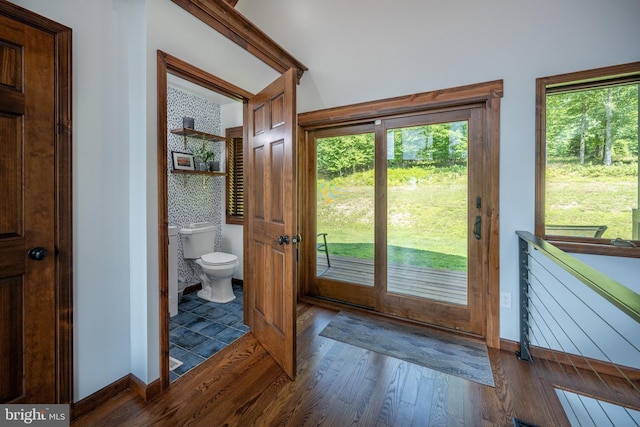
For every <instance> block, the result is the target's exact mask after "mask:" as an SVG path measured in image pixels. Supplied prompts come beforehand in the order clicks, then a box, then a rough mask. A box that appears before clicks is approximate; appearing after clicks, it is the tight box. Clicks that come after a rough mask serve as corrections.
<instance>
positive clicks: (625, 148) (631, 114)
mask: <svg viewBox="0 0 640 427" xmlns="http://www.w3.org/2000/svg"><path fill="white" fill-rule="evenodd" d="M638 87H639V85H638V84H632V85H629V84H627V85H620V86H609V87H606V88H598V89H589V90H577V91H569V92H560V93H554V94H548V95H547V102H546V108H547V115H546V121H547V123H546V131H547V134H546V139H547V158H548V159H549V160H554V159H558V160H565V161H566V160H574V161H577V162H578V163H580V164H585V163H591V164H604V165H606V166H611V164H612V163H613V162H614V161H616V160H617V161H637V159H638Z"/></svg>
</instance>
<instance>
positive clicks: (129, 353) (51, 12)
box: [13, 0, 278, 401]
mask: <svg viewBox="0 0 640 427" xmlns="http://www.w3.org/2000/svg"><path fill="white" fill-rule="evenodd" d="M13 2H14V3H15V4H17V5H19V6H22V7H25V8H27V9H29V10H32V11H34V12H36V13H39V14H41V15H44V16H46V17H48V18H50V19H52V20H54V21H57V22H59V23H61V24H64V25H67V26H69V27H71V28H72V29H73V65H72V67H73V185H74V186H73V233H74V263H73V264H74V267H73V268H74V270H73V277H74V284H73V288H74V289H73V292H74V389H75V390H74V400H75V401H78V400H80V399H82V398H84V397H86V396H88V395H90V394H92V393H94V392H96V391H97V390H99V389H101V388H102V387H104V386H107V385H109V384H111V383H112V382H114V381H116V380H118V379H120V378H122V377H123V376H125V375H127V374H129V373H133V374H134V375H136V376H137V377H138V378H140V379H141V380H143V381H145V382H147V383H149V382H152V381H154V380H155V379H157V378H158V377H159V360H158V359H159V357H158V356H159V335H158V330H159V326H158V238H157V235H158V234H157V232H158V221H157V182H156V181H157V175H156V172H157V168H156V165H157V162H156V160H157V159H156V144H157V129H156V127H157V116H156V114H157V109H156V52H157V49H161V50H164V51H165V52H167V53H170V54H172V55H174V56H176V57H179V58H180V59H183V60H185V61H187V62H190V63H192V64H194V65H196V66H198V67H200V68H202V69H204V70H206V71H208V72H210V73H212V74H214V75H216V76H218V77H220V78H222V79H225V80H227V81H229V82H230V83H232V84H235V85H237V86H239V87H242V88H244V89H246V90H248V91H250V92H257V91H258V90H259V89H260V88H262V87H264V86H266V84H268V83H269V82H271V81H272V80H274V79H275V78H276V77H277V75H278V73H276V72H275V71H273V70H272V69H270V68H269V67H267V66H266V65H264V64H263V63H262V62H260V61H258V60H257V59H255V58H254V57H252V56H251V55H250V54H248V53H247V52H246V51H244V50H242V49H239V48H238V47H237V46H236V45H235V44H233V43H232V42H230V41H229V40H227V39H226V38H224V37H222V36H220V35H219V34H218V33H216V32H215V31H213V30H211V29H210V28H209V27H207V26H206V25H204V24H202V23H200V21H197V20H195V19H194V18H192V17H191V16H190V15H189V14H187V13H186V12H184V11H183V10H182V9H181V8H180V7H178V6H176V5H175V4H173V3H172V2H170V1H169V0H151V1H148V0H50V1H46V2H43V1H41V0H13ZM130 159H131V161H130Z"/></svg>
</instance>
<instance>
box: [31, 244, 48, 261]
mask: <svg viewBox="0 0 640 427" xmlns="http://www.w3.org/2000/svg"><path fill="white" fill-rule="evenodd" d="M27 255H29V258H31V259H33V260H35V261H42V260H43V259H44V257H46V256H47V250H46V249H45V248H43V247H40V246H36V247H35V248H31V249H29V252H27Z"/></svg>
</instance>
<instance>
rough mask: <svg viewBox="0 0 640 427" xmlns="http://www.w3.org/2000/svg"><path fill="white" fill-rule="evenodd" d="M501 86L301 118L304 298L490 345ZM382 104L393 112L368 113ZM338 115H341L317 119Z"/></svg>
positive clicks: (494, 301) (493, 338)
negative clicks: (471, 337) (420, 102)
mask: <svg viewBox="0 0 640 427" xmlns="http://www.w3.org/2000/svg"><path fill="white" fill-rule="evenodd" d="M498 86H499V87H500V90H499V92H501V83H497V82H493V83H488V84H482V85H477V86H476V87H475V89H476V90H482V91H483V92H484V91H486V92H485V93H486V96H487V98H486V100H485V101H484V102H478V99H477V98H474V99H467V98H466V95H467V94H465V92H466V91H467V90H468V89H469V88H458V89H452V90H451V93H449V95H451V99H449V100H444V99H441V100H437V101H434V99H433V98H432V97H431V96H430V95H429V94H419V95H415V96H414V98H423V99H425V103H424V104H423V105H417V106H416V105H415V104H416V103H415V99H413V98H412V99H411V100H407V105H406V106H405V107H403V108H398V105H401V104H402V102H401V100H398V99H396V100H391V101H380V102H378V103H375V102H374V103H370V104H368V105H367V107H368V111H367V110H366V108H364V107H363V108H362V110H361V111H363V113H362V115H363V116H362V117H361V118H360V119H359V120H358V119H355V120H354V116H357V115H358V111H360V110H358V108H359V106H351V107H342V108H338V109H333V110H331V112H330V114H327V113H326V112H312V113H306V114H302V115H301V116H300V118H299V123H300V124H301V126H302V127H303V129H304V130H305V135H304V145H303V147H302V151H303V156H302V158H303V159H304V160H303V161H304V162H306V165H305V166H304V167H302V168H301V170H302V171H305V172H304V173H305V176H304V178H303V182H305V186H304V189H303V190H302V192H301V193H302V194H305V195H307V197H305V198H303V208H302V211H303V212H307V213H308V214H309V216H311V217H312V220H311V221H309V224H308V225H307V227H306V228H305V233H306V235H307V236H313V237H315V238H311V239H307V240H308V241H309V240H310V241H311V242H310V243H309V242H308V243H307V246H305V251H304V253H303V256H302V260H303V261H302V263H301V265H306V266H309V267H308V268H307V269H306V271H305V273H304V279H303V283H304V284H305V287H304V289H303V290H302V293H303V294H304V295H306V296H307V297H312V298H315V299H318V298H320V299H324V300H330V301H334V302H339V303H342V304H349V305H352V306H357V307H360V308H364V309H368V310H373V311H376V312H379V313H383V314H387V315H392V316H396V317H401V318H405V319H411V320H414V321H419V322H424V323H428V324H432V325H437V326H442V327H446V328H450V329H455V330H459V331H463V332H467V333H470V334H473V335H476V336H480V337H485V338H486V340H487V343H488V344H489V345H492V344H493V345H494V346H497V341H498V339H499V338H498V330H497V328H498V325H497V297H488V295H494V296H495V295H496V294H497V290H498V287H497V275H496V271H497V256H496V255H497V245H496V243H495V242H497V206H498V204H497V194H498V176H499V174H498V157H497V149H498V135H497V132H495V130H496V129H497V124H498V122H497V108H498V105H499V98H494V93H498V92H493V91H492V89H490V88H491V87H492V88H494V89H495V88H497V87H498ZM477 95H478V93H477V92H474V96H477ZM454 98H455V101H454ZM447 104H449V105H447ZM389 105H393V108H395V111H394V112H393V113H391V114H380V113H376V112H377V111H389V108H388V106H389ZM354 109H355V111H354ZM371 111H373V112H374V113H371ZM341 112H344V116H345V117H348V120H349V122H350V123H347V124H343V123H340V122H339V121H338V122H337V123H336V120H335V119H332V120H331V121H326V120H325V121H323V120H322V119H321V117H333V118H335V117H340V113H341ZM338 120H340V119H338ZM307 123H309V124H308V125H307ZM488 260H492V263H491V264H490V263H489V262H488Z"/></svg>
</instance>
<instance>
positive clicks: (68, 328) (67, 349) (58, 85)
mask: <svg viewBox="0 0 640 427" xmlns="http://www.w3.org/2000/svg"><path fill="white" fill-rule="evenodd" d="M0 14H1V15H3V16H6V17H9V18H11V19H14V20H16V21H20V22H23V23H24V24H26V25H29V26H31V27H34V28H37V29H39V30H41V31H44V32H46V33H49V34H51V35H53V37H54V43H55V47H54V49H55V52H54V60H55V67H56V71H55V73H56V75H55V77H54V90H55V96H56V99H55V122H56V123H57V129H56V135H55V140H56V148H55V156H56V163H55V165H54V166H55V180H56V182H55V193H56V195H55V197H56V199H55V204H56V218H55V244H56V257H55V264H56V276H55V287H56V294H57V299H56V317H57V325H56V350H55V351H56V355H55V357H56V372H55V376H56V387H57V390H56V400H57V402H55V403H64V404H66V403H72V401H73V235H72V230H73V227H72V212H73V208H72V177H71V173H72V155H71V153H72V132H71V124H72V120H71V111H72V108H71V82H72V79H71V71H72V66H71V60H72V58H71V34H72V31H71V28H69V27H66V26H64V25H61V24H58V23H57V22H54V21H52V20H50V19H47V18H45V17H43V16H40V15H37V14H35V13H33V12H31V11H29V10H27V9H24V8H22V7H19V6H16V5H14V4H11V3H8V2H6V1H4V0H0ZM50 403H54V402H50Z"/></svg>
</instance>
